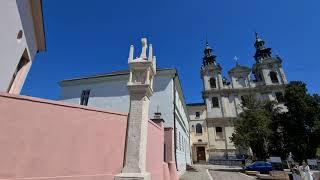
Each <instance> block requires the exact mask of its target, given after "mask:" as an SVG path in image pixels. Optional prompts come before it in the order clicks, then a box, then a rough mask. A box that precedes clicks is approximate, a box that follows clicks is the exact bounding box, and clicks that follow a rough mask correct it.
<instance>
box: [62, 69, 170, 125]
mask: <svg viewBox="0 0 320 180" xmlns="http://www.w3.org/2000/svg"><path fill="white" fill-rule="evenodd" d="M128 79H129V76H128V75H123V76H121V77H117V78H116V79H102V80H99V81H90V80H87V81H86V82H84V83H75V84H72V85H68V86H62V87H61V95H60V100H61V101H64V102H69V103H74V104H80V97H81V93H82V91H83V90H87V89H89V90H90V98H89V102H88V106H91V107H98V108H103V109H110V110H112V111H119V112H125V113H128V112H129V102H130V99H129V95H128V89H127V82H128ZM172 89H173V83H172V81H171V77H169V76H157V75H156V76H155V79H154V85H153V90H154V93H153V95H152V96H151V98H150V107H149V118H150V119H152V118H153V116H154V113H155V112H157V108H158V107H159V111H160V112H161V113H162V117H163V119H165V127H173V93H172Z"/></svg>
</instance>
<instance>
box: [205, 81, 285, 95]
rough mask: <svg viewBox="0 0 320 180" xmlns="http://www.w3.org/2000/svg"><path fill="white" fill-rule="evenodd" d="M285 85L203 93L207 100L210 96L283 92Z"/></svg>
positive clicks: (214, 90)
mask: <svg viewBox="0 0 320 180" xmlns="http://www.w3.org/2000/svg"><path fill="white" fill-rule="evenodd" d="M285 86H286V85H285V84H274V85H263V86H257V87H248V88H237V89H211V90H206V91H203V92H202V95H203V97H205V98H207V97H209V96H210V95H229V94H237V93H246V94H250V93H257V92H268V91H273V90H282V89H284V88H285Z"/></svg>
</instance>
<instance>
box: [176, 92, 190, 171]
mask: <svg viewBox="0 0 320 180" xmlns="http://www.w3.org/2000/svg"><path fill="white" fill-rule="evenodd" d="M175 94H176V95H175V96H176V101H175V106H176V108H175V118H176V137H177V141H176V142H177V149H176V154H177V159H176V163H177V167H178V171H179V172H178V174H179V175H181V174H183V172H184V171H185V170H186V165H187V164H191V152H190V151H191V150H190V147H191V146H190V141H189V138H190V137H189V136H190V134H189V122H188V118H189V117H187V114H188V112H187V109H186V107H185V106H184V105H183V102H182V97H181V94H179V93H178V91H177V90H175Z"/></svg>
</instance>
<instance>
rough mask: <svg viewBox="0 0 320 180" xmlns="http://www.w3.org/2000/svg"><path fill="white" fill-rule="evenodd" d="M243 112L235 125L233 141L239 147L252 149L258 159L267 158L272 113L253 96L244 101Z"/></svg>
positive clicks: (264, 103)
mask: <svg viewBox="0 0 320 180" xmlns="http://www.w3.org/2000/svg"><path fill="white" fill-rule="evenodd" d="M242 104H243V106H242V109H243V112H242V113H240V116H239V120H238V121H237V123H236V125H235V132H234V133H233V134H232V137H231V141H232V142H234V144H235V145H236V146H237V147H242V148H249V147H250V148H251V149H252V152H253V153H254V154H255V156H256V157H257V158H258V159H265V158H266V157H267V149H268V148H267V140H268V139H269V137H270V135H271V133H272V132H271V130H270V128H269V126H270V123H271V121H270V113H269V112H268V110H267V104H266V102H263V101H258V100H256V98H255V97H254V96H252V95H250V96H246V97H244V99H243V103H242Z"/></svg>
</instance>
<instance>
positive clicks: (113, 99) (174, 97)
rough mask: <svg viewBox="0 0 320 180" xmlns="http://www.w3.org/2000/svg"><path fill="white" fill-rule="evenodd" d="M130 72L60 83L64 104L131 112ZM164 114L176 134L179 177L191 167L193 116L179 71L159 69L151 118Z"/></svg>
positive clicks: (154, 87)
mask: <svg viewBox="0 0 320 180" xmlns="http://www.w3.org/2000/svg"><path fill="white" fill-rule="evenodd" d="M129 76H130V74H129V71H118V72H114V73H109V74H103V75H96V76H91V77H84V78H77V79H71V80H64V81H61V82H60V86H61V96H60V100H61V101H64V102H69V103H75V104H82V105H87V106H93V107H99V108H104V109H108V110H112V111H118V112H127V113H128V111H129V102H130V99H129V98H130V97H129V95H128V89H127V82H128V79H129ZM156 112H161V114H162V118H163V119H164V121H165V123H164V126H165V127H166V128H173V129H174V131H175V146H176V148H175V150H176V151H175V159H176V164H177V170H178V174H179V175H180V174H182V173H183V172H184V171H185V170H186V165H187V164H191V163H192V162H191V152H190V143H189V142H190V141H189V115H188V111H187V107H186V103H185V101H184V96H183V92H182V88H181V85H180V80H179V77H178V75H177V71H176V69H157V72H156V75H155V78H154V80H153V95H152V96H151V97H150V107H149V118H150V119H152V118H153V117H154V113H156Z"/></svg>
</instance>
